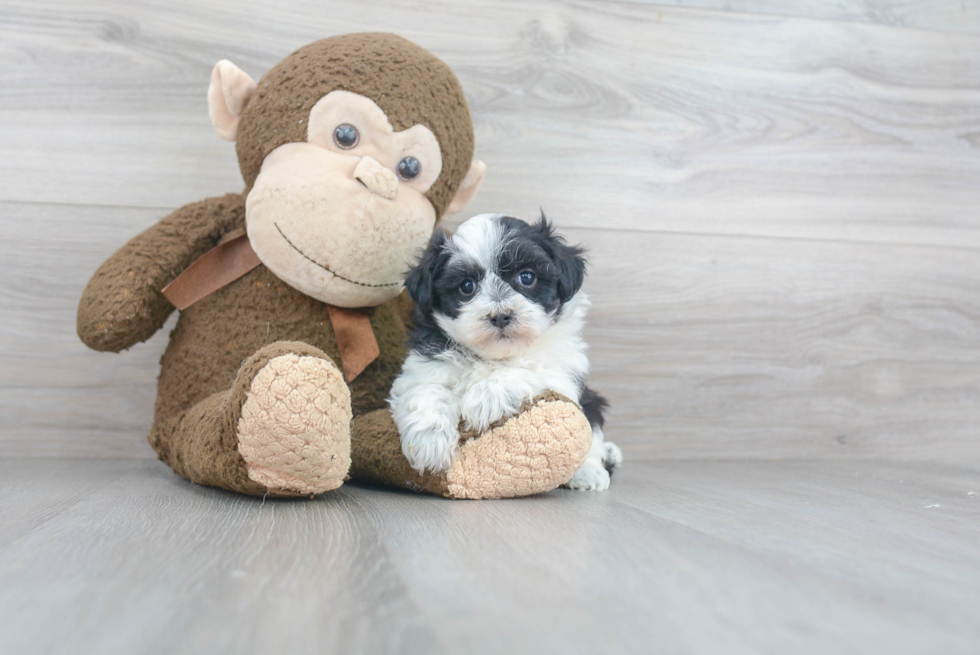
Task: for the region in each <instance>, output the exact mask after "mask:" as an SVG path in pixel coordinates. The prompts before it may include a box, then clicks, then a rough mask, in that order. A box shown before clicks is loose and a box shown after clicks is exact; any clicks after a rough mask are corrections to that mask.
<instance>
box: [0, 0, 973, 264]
mask: <svg viewBox="0 0 980 655" xmlns="http://www.w3.org/2000/svg"><path fill="white" fill-rule="evenodd" d="M427 6H428V7H429V9H428V10H427V11H425V12H420V11H419V7H418V5H417V3H416V2H414V1H411V0H401V1H398V2H392V3H386V4H385V8H384V11H383V12H379V10H378V7H377V6H375V5H371V4H370V3H364V4H360V3H358V4H352V3H342V4H338V5H331V4H329V3H323V2H316V3H314V2H305V1H304V2H293V3H288V5H270V4H268V3H265V2H258V1H254V2H243V3H237V4H236V5H235V7H236V10H235V13H232V14H229V11H228V9H229V8H228V7H227V6H224V5H217V4H214V5H212V4H199V3H188V4H186V6H185V5H183V4H182V3H180V2H172V3H148V2H145V3H132V2H122V1H119V2H107V1H102V2H92V3H86V4H85V5H78V4H77V3H56V2H41V3H35V2H32V3H13V6H12V7H11V6H9V3H8V7H9V8H8V9H6V10H5V20H4V21H3V24H2V27H0V34H2V36H3V42H4V46H3V51H2V52H3V59H2V63H3V65H4V70H5V73H3V76H2V77H0V81H2V82H3V85H4V86H3V87H2V88H3V91H2V96H0V111H2V115H3V119H4V120H3V121H0V155H2V157H0V173H2V175H0V199H3V200H18V201H43V202H59V203H84V204H100V205H126V206H154V207H167V208H174V207H177V206H180V205H181V204H184V203H185V202H187V201H188V200H193V199H197V198H200V197H203V196H207V195H215V194H218V193H221V192H225V191H228V190H235V189H237V188H240V186H241V182H240V179H239V176H238V173H237V171H236V169H235V165H236V164H235V159H234V157H233V155H232V150H233V148H232V146H231V145H230V144H227V143H223V142H221V141H220V140H219V139H217V138H216V137H215V135H214V134H213V130H211V128H210V126H209V125H208V120H207V111H206V107H205V90H206V88H207V83H208V80H209V73H210V68H211V66H213V63H214V62H215V61H216V60H217V59H219V58H221V57H228V58H231V59H233V60H235V61H237V62H238V63H239V64H240V65H241V66H243V67H244V68H245V69H246V70H247V71H248V72H250V73H252V74H253V75H255V76H256V77H258V76H259V75H261V74H262V73H263V72H264V71H265V70H267V69H268V68H269V67H270V66H272V65H273V64H274V63H275V62H277V61H278V60H279V59H281V58H282V57H283V56H284V55H285V54H286V53H288V52H290V51H291V50H293V49H294V48H296V47H298V46H299V45H302V44H303V43H305V42H307V41H310V40H313V39H316V38H321V37H323V36H326V35H329V34H335V33H338V32H345V31H355V30H365V29H378V30H385V29H388V30H391V29H395V30H397V31H399V32H400V33H403V34H405V35H406V36H407V37H409V38H412V39H414V40H416V41H418V42H419V43H421V44H422V45H424V46H426V47H428V48H430V49H432V50H433V51H435V52H436V53H438V54H439V55H440V56H442V57H443V58H444V59H445V60H446V61H447V62H448V63H449V64H450V65H452V66H453V68H454V69H455V70H456V71H457V73H458V74H459V76H460V78H461V80H462V82H463V85H464V88H465V89H466V91H467V94H468V96H469V99H470V102H471V106H472V109H473V114H474V117H475V120H476V127H477V154H478V156H479V157H481V158H483V159H484V160H486V161H487V162H488V164H489V170H490V175H489V179H488V182H487V186H486V189H485V190H484V192H483V194H482V195H481V197H480V199H479V200H478V202H477V205H476V206H475V207H474V209H475V210H483V209H488V208H495V209H503V210H506V211H510V212H514V213H527V212H528V211H533V210H536V209H537V208H538V207H539V206H544V207H546V208H547V209H549V210H550V211H551V212H552V213H553V214H554V215H555V216H556V217H560V218H561V220H563V221H564V222H566V223H568V224H572V225H576V226H581V227H599V226H601V227H603V228H629V229H645V230H670V231H680V232H701V233H724V234H759V235H770V236H795V237H799V236H805V237H815V238H833V239H851V240H867V241H886V242H892V241H901V242H907V243H934V244H946V245H971V246H974V247H977V246H980V236H978V230H977V227H976V221H975V219H976V214H977V212H976V207H977V195H976V194H977V191H976V184H975V181H976V179H978V177H980V149H978V148H980V67H978V66H977V64H976V62H977V61H980V36H977V35H968V34H943V33H934V32H925V31H911V30H906V29H897V28H892V27H884V26H877V25H863V24H849V23H840V22H834V21H818V20H808V19H796V18H785V17H773V16H766V15H746V14H739V13H730V12H717V11H697V10H685V9H674V8H669V7H660V6H656V5H650V4H644V3H640V4H634V3H625V2H608V3H606V2H604V3H587V2H572V3H568V2H557V1H554V0H534V1H532V2H526V1H524V0H521V1H520V2H518V1H516V0H510V1H509V2H508V1H505V2H492V3H477V2H474V3H458V2H448V1H446V0H443V1H441V2H434V3H430V4H427ZM340 7H343V9H342V10H341V9H340ZM260 35H261V36H260ZM45 144H47V145H45ZM52 153H56V155H55V156H52ZM52 180H58V183H57V184H52V183H51V181H52Z"/></svg>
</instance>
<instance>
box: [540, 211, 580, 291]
mask: <svg viewBox="0 0 980 655" xmlns="http://www.w3.org/2000/svg"><path fill="white" fill-rule="evenodd" d="M533 227H534V230H535V231H536V232H537V234H538V238H539V243H540V244H541V246H542V247H543V248H544V249H545V251H546V252H547V253H548V255H549V256H550V257H551V261H552V262H553V263H554V265H555V267H556V268H557V269H558V299H559V300H561V302H562V303H566V302H568V301H569V300H571V299H572V298H573V297H574V296H575V294H576V293H578V292H579V289H581V288H582V283H583V282H585V265H586V257H585V249H584V248H581V247H579V246H570V245H568V244H567V243H566V242H565V239H564V237H562V236H561V235H559V234H556V233H555V226H554V224H553V223H549V222H548V218H547V217H546V216H545V215H544V211H542V212H541V219H540V220H539V221H538V222H537V223H536V224H535V225H534V226H533Z"/></svg>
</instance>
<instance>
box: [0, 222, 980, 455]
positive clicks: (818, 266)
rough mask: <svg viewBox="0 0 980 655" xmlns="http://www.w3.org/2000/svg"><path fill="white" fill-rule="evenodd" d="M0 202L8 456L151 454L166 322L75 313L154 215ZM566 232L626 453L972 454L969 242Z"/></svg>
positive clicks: (0, 409)
mask: <svg viewBox="0 0 980 655" xmlns="http://www.w3.org/2000/svg"><path fill="white" fill-rule="evenodd" d="M0 213H2V214H3V215H5V216H7V217H9V218H13V219H14V220H15V221H16V222H17V223H18V225H20V226H21V227H20V229H19V230H18V231H17V232H16V233H14V234H12V235H11V236H9V237H8V238H7V239H5V240H4V241H3V242H0V261H4V262H8V263H9V266H10V268H9V269H7V272H6V273H5V275H3V276H2V277H0V299H2V300H3V303H4V305H5V308H6V309H5V320H4V321H3V322H2V323H0V388H3V390H4V392H3V393H2V394H0V415H2V416H4V421H3V422H2V423H0V453H3V454H8V455H48V456H51V455H69V454H72V455H80V456H95V457H152V456H153V453H152V451H151V450H150V449H149V447H148V446H147V445H146V444H145V443H144V435H145V434H146V433H147V431H148V429H149V424H150V420H151V418H152V409H153V401H154V398H155V383H156V375H157V371H158V363H157V362H158V360H159V356H160V354H161V353H162V351H163V348H164V347H165V346H166V340H167V334H168V332H169V325H168V326H167V327H165V328H164V330H162V331H161V332H160V333H158V334H157V335H156V336H155V337H154V338H153V339H152V340H151V341H150V342H149V343H147V344H143V345H139V346H137V347H135V348H133V349H131V350H130V351H129V352H127V353H123V354H120V355H115V354H106V353H95V352H90V351H88V350H86V349H85V348H84V346H83V345H82V344H81V343H80V342H79V341H78V338H77V336H76V335H75V307H76V304H77V300H78V297H79V296H80V294H81V290H82V287H83V286H84V284H85V282H86V280H87V278H88V276H89V275H90V273H91V271H93V270H94V269H95V267H96V266H97V265H98V263H99V262H101V260H102V259H103V258H105V257H106V256H108V254H109V253H110V252H111V251H112V250H113V249H115V248H116V247H117V246H118V245H120V244H122V243H123V241H125V239H126V238H127V237H128V236H129V235H130V234H134V233H135V232H137V231H138V230H140V229H142V227H143V226H145V225H148V224H150V223H152V222H153V221H154V220H155V219H156V217H157V212H155V211H154V210H144V209H125V208H114V209H113V208H95V207H70V206H51V205H22V204H6V205H4V204H0ZM58 224H65V225H78V226H86V228H85V229H84V230H80V231H72V230H66V229H61V230H59V229H56V228H54V226H56V225H58ZM561 224H562V222H561V221H559V225H561ZM565 232H566V234H567V236H568V237H569V238H570V240H572V241H573V242H581V243H582V244H584V245H585V246H587V247H588V248H589V249H590V250H591V258H592V265H591V269H590V271H591V272H590V277H589V279H588V281H587V283H586V290H587V291H588V292H589V293H590V295H591V297H592V300H593V303H594V306H593V310H592V314H591V318H590V320H589V323H588V328H587V338H588V340H589V342H590V344H591V346H592V349H591V354H590V356H591V360H592V364H593V371H594V372H593V380H592V384H593V385H594V386H595V387H596V388H598V389H599V390H601V391H602V392H604V393H606V394H607V395H608V396H609V397H610V399H611V400H612V409H611V412H610V423H609V427H608V434H609V436H610V439H612V440H614V441H616V442H617V443H619V444H620V445H622V446H623V447H625V448H626V452H627V456H628V457H630V458H641V459H689V458H718V457H723V458H740V459H747V458H820V459H828V458H830V459H851V458H858V459H861V458H885V459H916V460H921V459H926V460H945V461H958V460H960V459H962V458H973V459H978V458H980V440H977V438H976V426H977V425H980V331H978V329H977V326H978V325H980V299H978V297H977V294H976V280H977V279H978V278H980V259H978V258H977V256H976V252H975V251H973V250H969V249H953V248H935V247H924V246H919V247H913V246H900V245H876V244H866V243H848V242H833V241H809V240H798V239H764V238H737V237H725V236H707V235H679V234H670V233H645V232H624V231H601V230H581V229H575V228H569V229H566V230H565ZM67 253H73V254H72V255H70V256H69V255H68V254H67Z"/></svg>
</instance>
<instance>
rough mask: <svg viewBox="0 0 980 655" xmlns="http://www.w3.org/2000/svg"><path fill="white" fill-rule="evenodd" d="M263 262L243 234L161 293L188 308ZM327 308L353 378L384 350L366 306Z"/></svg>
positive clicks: (202, 259) (212, 252) (214, 250)
mask: <svg viewBox="0 0 980 655" xmlns="http://www.w3.org/2000/svg"><path fill="white" fill-rule="evenodd" d="M261 263H262V262H261V261H260V260H259V257H258V255H256V254H255V251H254V250H252V244H251V243H249V241H248V235H245V234H243V235H241V236H240V237H236V238H234V239H229V240H228V241H224V242H222V243H219V244H218V245H217V246H215V247H214V248H212V249H211V250H209V251H207V252H206V253H204V254H203V255H201V256H200V257H199V258H198V259H197V260H195V261H194V263H193V264H191V265H190V266H188V267H187V270H185V271H184V272H183V273H181V274H180V275H178V276H177V278H176V279H175V280H174V281H173V282H171V283H170V284H168V285H167V286H165V287H164V288H163V289H162V290H161V293H163V295H164V296H165V297H166V299H167V300H169V301H170V302H171V303H172V304H173V306H174V307H176V308H177V309H181V310H183V309H187V308H188V307H190V306H191V305H193V304H194V303H196V302H197V301H198V300H200V299H201V298H204V297H205V296H207V295H209V294H211V293H214V292H215V291H217V290H218V289H220V288H221V287H223V286H226V285H228V284H231V283H232V282H234V281H235V280H237V279H238V278H240V277H242V276H243V275H245V274H246V273H248V272H249V271H251V270H252V269H254V268H255V267H256V266H258V265H259V264H261ZM327 311H328V313H329V315H330V324H331V325H332V326H333V331H334V335H335V336H336V338H337V349H338V350H339V351H340V362H341V367H342V368H343V369H344V379H345V380H347V382H352V381H353V380H354V378H356V377H357V376H358V375H360V374H361V372H362V371H363V370H364V369H365V368H367V367H368V365H369V364H370V363H371V362H373V361H374V360H375V359H377V358H378V355H380V354H381V350H380V349H379V348H378V340H377V339H376V338H375V336H374V330H373V329H372V328H371V319H370V317H369V316H368V313H367V312H366V311H364V310H363V309H346V308H344V307H334V306H333V305H327Z"/></svg>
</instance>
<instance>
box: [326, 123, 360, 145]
mask: <svg viewBox="0 0 980 655" xmlns="http://www.w3.org/2000/svg"><path fill="white" fill-rule="evenodd" d="M360 140H361V135H360V134H358V133H357V128H356V127H354V126H353V125H351V124H350V123H344V124H343V125H338V126H337V129H335V130H334V131H333V142H334V143H336V144H337V147H338V148H342V149H344V150H350V149H351V148H353V147H354V146H356V145H357V142H358V141H360Z"/></svg>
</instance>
